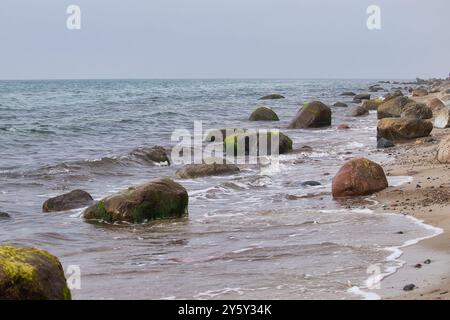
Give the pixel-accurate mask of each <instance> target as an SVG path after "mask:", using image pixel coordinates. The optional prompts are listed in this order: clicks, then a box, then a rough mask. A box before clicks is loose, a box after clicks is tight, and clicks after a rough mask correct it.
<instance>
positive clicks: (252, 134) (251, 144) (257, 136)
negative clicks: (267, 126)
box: [224, 130, 293, 156]
mask: <svg viewBox="0 0 450 320" xmlns="http://www.w3.org/2000/svg"><path fill="white" fill-rule="evenodd" d="M235 132H236V133H235V134H231V135H228V136H226V137H225V140H224V151H225V153H227V151H229V150H234V154H235V155H237V153H238V151H240V150H241V148H242V146H243V150H242V151H244V154H240V156H243V155H250V153H251V152H252V154H251V155H252V156H257V155H261V153H262V152H261V151H262V149H261V147H262V145H260V144H261V143H263V144H264V147H265V149H263V150H264V151H266V154H262V155H264V156H266V155H271V154H275V153H276V151H275V149H276V148H272V139H273V140H274V142H275V141H276V140H278V153H279V154H284V153H287V152H289V151H291V150H292V145H293V142H292V140H291V138H289V137H288V136H287V135H285V134H283V133H281V132H278V131H277V132H274V133H272V132H271V131H270V130H269V131H267V133H266V134H261V132H260V131H259V130H258V131H254V130H243V131H242V130H240V131H239V130H237V131H235ZM272 135H273V136H272ZM230 145H232V146H233V147H229V146H230ZM264 147H263V148H264ZM260 150H261V151H260ZM253 152H255V153H256V154H253Z"/></svg>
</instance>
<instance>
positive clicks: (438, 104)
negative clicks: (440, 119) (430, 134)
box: [428, 98, 445, 114]
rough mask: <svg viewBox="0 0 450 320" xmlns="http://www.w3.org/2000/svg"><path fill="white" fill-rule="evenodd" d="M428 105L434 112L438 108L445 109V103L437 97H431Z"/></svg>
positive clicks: (434, 112)
mask: <svg viewBox="0 0 450 320" xmlns="http://www.w3.org/2000/svg"><path fill="white" fill-rule="evenodd" d="M428 107H429V108H430V109H431V111H432V112H433V114H436V113H437V112H438V111H439V110H441V109H445V103H444V102H443V101H442V100H441V99H439V98H433V99H431V100H430V101H429V102H428Z"/></svg>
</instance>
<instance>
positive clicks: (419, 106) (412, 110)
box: [401, 103, 433, 119]
mask: <svg viewBox="0 0 450 320" xmlns="http://www.w3.org/2000/svg"><path fill="white" fill-rule="evenodd" d="M401 117H402V118H416V119H431V118H433V112H432V111H431V109H430V108H428V107H427V106H426V105H425V104H424V103H413V104H410V105H407V106H405V108H404V109H403V112H402V114H401Z"/></svg>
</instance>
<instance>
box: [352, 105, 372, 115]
mask: <svg viewBox="0 0 450 320" xmlns="http://www.w3.org/2000/svg"><path fill="white" fill-rule="evenodd" d="M368 114H369V110H367V109H366V108H364V107H363V106H354V107H352V108H351V109H350V112H349V114H348V115H349V116H351V117H360V116H366V115H368Z"/></svg>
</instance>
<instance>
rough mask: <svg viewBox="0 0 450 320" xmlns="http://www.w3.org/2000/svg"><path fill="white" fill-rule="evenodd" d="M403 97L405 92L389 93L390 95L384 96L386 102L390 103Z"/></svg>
mask: <svg viewBox="0 0 450 320" xmlns="http://www.w3.org/2000/svg"><path fill="white" fill-rule="evenodd" d="M402 96H403V92H402V91H401V90H395V91H393V92H389V93H388V94H386V95H385V96H384V101H388V100H391V99H394V98H397V97H402Z"/></svg>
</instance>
